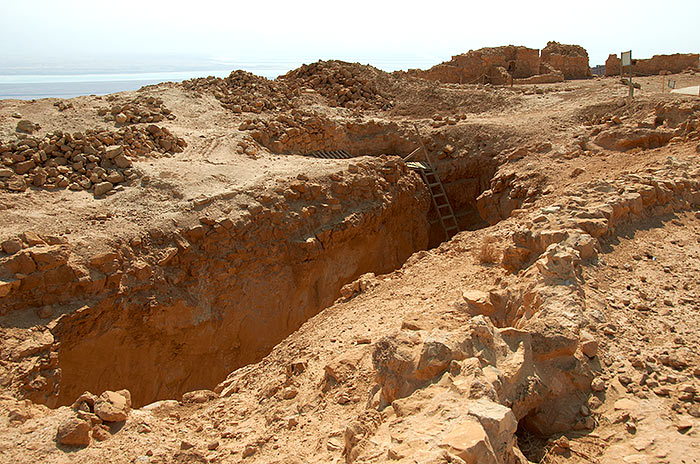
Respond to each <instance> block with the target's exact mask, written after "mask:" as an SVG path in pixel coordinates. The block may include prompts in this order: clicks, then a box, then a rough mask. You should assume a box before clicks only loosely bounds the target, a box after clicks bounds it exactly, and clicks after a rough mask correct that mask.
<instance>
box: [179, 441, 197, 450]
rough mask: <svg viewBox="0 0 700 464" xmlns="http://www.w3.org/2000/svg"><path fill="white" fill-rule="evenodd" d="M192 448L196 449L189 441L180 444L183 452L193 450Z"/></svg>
mask: <svg viewBox="0 0 700 464" xmlns="http://www.w3.org/2000/svg"><path fill="white" fill-rule="evenodd" d="M192 448H194V445H193V444H192V443H190V442H189V441H187V440H182V441H181V442H180V449H181V450H188V449H192Z"/></svg>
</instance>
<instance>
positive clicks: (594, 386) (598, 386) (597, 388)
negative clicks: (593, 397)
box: [591, 377, 605, 392]
mask: <svg viewBox="0 0 700 464" xmlns="http://www.w3.org/2000/svg"><path fill="white" fill-rule="evenodd" d="M591 390H593V391H594V392H602V391H603V390H605V381H603V379H601V378H600V377H596V378H595V379H593V381H592V382H591Z"/></svg>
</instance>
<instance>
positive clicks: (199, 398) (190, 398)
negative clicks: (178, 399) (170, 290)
mask: <svg viewBox="0 0 700 464" xmlns="http://www.w3.org/2000/svg"><path fill="white" fill-rule="evenodd" d="M218 397H219V395H217V394H216V393H214V392H213V391H211V390H195V391H191V392H187V393H185V394H184V395H182V402H183V403H200V404H201V403H206V402H208V401H211V400H214V399H216V398H218Z"/></svg>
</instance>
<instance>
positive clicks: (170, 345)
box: [0, 157, 430, 406]
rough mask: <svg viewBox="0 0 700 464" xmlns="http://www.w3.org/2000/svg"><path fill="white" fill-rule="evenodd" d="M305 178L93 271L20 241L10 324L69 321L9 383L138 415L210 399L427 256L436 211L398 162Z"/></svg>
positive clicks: (155, 238) (43, 240) (114, 254)
mask: <svg viewBox="0 0 700 464" xmlns="http://www.w3.org/2000/svg"><path fill="white" fill-rule="evenodd" d="M300 177H301V179H297V181H295V182H293V183H291V184H290V185H289V186H288V187H287V188H286V189H285V190H284V191H283V192H282V194H281V195H262V196H260V197H259V198H258V200H259V201H253V202H251V203H250V204H249V205H248V206H247V211H244V212H243V214H241V215H240V216H239V217H233V216H232V217H220V218H215V219H214V218H209V217H207V216H206V215H205V214H203V215H202V216H201V217H200V218H199V221H198V223H196V224H192V225H187V226H183V227H181V228H179V229H177V230H174V231H165V230H160V229H153V230H150V231H149V233H148V234H147V235H146V236H145V237H142V238H139V239H134V240H132V242H131V243H130V244H128V245H126V244H124V245H122V246H120V247H115V249H113V250H112V251H109V252H106V253H101V254H100V255H98V256H93V257H92V258H91V259H90V260H88V261H87V262H82V261H79V260H78V259H77V258H76V257H75V256H74V253H73V250H72V249H71V245H70V244H69V243H61V242H60V241H59V240H57V239H52V238H48V237H41V236H40V235H38V234H32V233H27V234H25V235H24V236H22V237H17V238H16V239H12V240H16V241H17V242H18V244H19V248H20V249H19V250H16V252H15V253H12V254H9V255H8V254H5V255H3V257H2V258H0V266H2V267H1V269H2V272H3V275H2V286H0V290H2V294H1V295H2V297H0V302H1V304H0V307H2V308H3V313H4V314H7V313H8V312H10V311H17V310H20V309H22V310H24V311H26V310H32V308H34V309H38V310H39V311H41V308H46V307H47V306H49V307H52V308H53V310H59V311H60V310H64V312H65V314H64V316H62V317H60V318H58V319H57V320H56V321H54V322H52V323H51V324H49V327H48V331H46V332H45V333H42V334H41V337H40V338H39V339H37V343H36V344H35V345H32V347H31V349H32V350H33V351H34V353H31V354H34V355H37V356H38V357H37V363H36V364H35V365H34V366H33V367H31V368H29V369H26V370H25V372H24V373H23V375H21V376H18V377H16V378H14V379H11V380H10V382H11V383H13V384H14V385H15V386H16V387H17V388H18V389H19V390H21V394H22V395H24V396H26V397H29V398H31V399H32V400H34V401H38V402H42V403H45V404H48V405H51V406H53V405H60V404H69V403H71V402H72V401H73V400H74V399H75V398H76V397H77V395H80V393H82V392H83V391H85V390H90V391H103V390H105V389H112V390H117V389H121V388H128V389H129V390H130V391H131V394H132V396H133V401H134V404H136V405H142V404H146V403H148V402H151V401H154V400H157V399H162V398H172V397H177V396H179V395H180V394H182V393H184V392H186V391H191V390H196V389H200V388H211V387H212V386H213V385H215V384H216V383H217V382H219V381H221V380H222V379H223V378H224V377H225V376H226V375H227V374H228V373H229V372H231V371H232V370H234V369H236V368H238V367H240V366H243V365H245V364H248V363H251V362H255V361H259V360H260V359H261V358H262V357H263V356H265V355H266V354H267V353H268V352H269V351H270V350H271V349H272V347H274V346H275V345H276V344H277V343H278V342H279V341H280V340H282V339H283V338H284V337H286V336H287V335H289V334H290V333H292V332H293V331H294V330H295V329H297V328H298V327H299V326H300V325H301V324H302V323H303V322H304V321H306V320H307V319H308V318H309V317H311V316H313V315H314V314H316V313H317V312H318V311H320V310H321V309H323V308H324V307H326V306H328V305H330V304H332V303H333V301H334V300H335V299H336V298H337V297H338V296H339V295H340V289H341V287H342V286H343V285H345V284H346V283H348V282H350V281H352V280H354V279H355V278H357V277H358V276H360V275H361V274H364V273H368V272H376V273H386V272H390V271H392V270H393V269H396V268H397V267H399V266H400V265H401V264H402V263H403V262H404V261H405V260H406V259H407V258H408V257H409V256H410V255H411V254H412V253H413V252H414V251H416V250H419V249H423V248H425V247H426V246H427V244H428V224H427V219H426V217H427V210H428V207H429V201H430V200H429V197H428V196H427V192H426V191H425V189H424V186H423V184H422V183H421V181H420V179H419V178H418V177H417V176H416V175H415V174H412V173H410V172H409V171H408V170H407V168H406V166H405V164H403V163H401V162H400V161H399V160H398V158H387V157H383V158H375V159H372V160H368V161H364V162H359V163H351V164H349V165H348V167H347V170H345V171H343V170H341V171H339V172H338V173H336V174H332V175H331V177H330V180H329V179H325V181H323V182H313V181H310V180H309V179H307V178H306V176H303V175H301V176H300ZM297 200H299V201H297ZM312 204H313V205H316V206H310V205H312ZM47 242H48V243H47ZM25 351H26V350H25ZM25 355H26V353H25Z"/></svg>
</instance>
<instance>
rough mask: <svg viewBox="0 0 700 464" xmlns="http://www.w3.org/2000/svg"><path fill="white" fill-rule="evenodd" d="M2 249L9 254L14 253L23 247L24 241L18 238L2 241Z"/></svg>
mask: <svg viewBox="0 0 700 464" xmlns="http://www.w3.org/2000/svg"><path fill="white" fill-rule="evenodd" d="M0 246H2V251H4V252H5V253H7V254H8V255H14V254H15V253H17V252H18V251H20V250H21V249H22V241H21V240H20V239H18V238H11V239H9V240H5V241H4V242H2V245H0Z"/></svg>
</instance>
